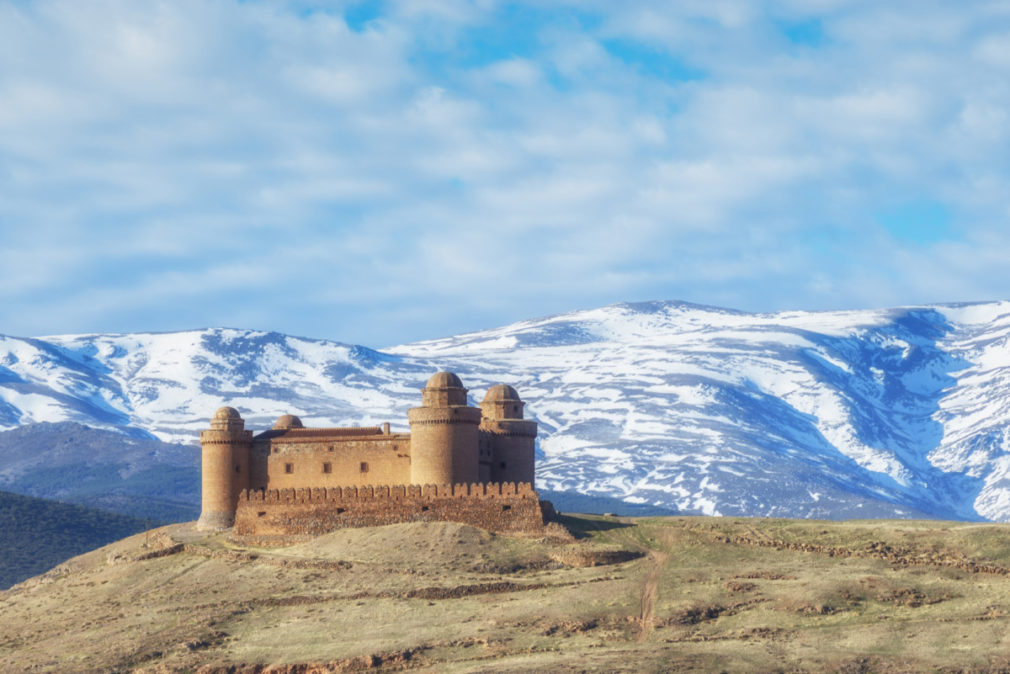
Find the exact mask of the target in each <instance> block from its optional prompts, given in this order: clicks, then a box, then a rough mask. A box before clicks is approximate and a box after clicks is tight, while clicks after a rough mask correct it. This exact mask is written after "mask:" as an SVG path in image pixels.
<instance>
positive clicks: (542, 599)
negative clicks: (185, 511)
mask: <svg viewBox="0 0 1010 674" xmlns="http://www.w3.org/2000/svg"><path fill="white" fill-rule="evenodd" d="M564 522H565V524H566V526H568V527H569V529H570V530H571V531H573V532H574V533H575V534H576V535H577V536H578V537H579V538H578V539H577V540H575V541H567V542H566V541H563V540H553V541H535V540H525V539H515V538H507V537H501V536H494V535H491V534H488V533H487V532H484V531H481V530H479V529H474V528H471V527H467V526H464V525H459V524H453V523H425V524H420V523H415V524H397V525H391V526H387V527H375V528H370V529H348V530H342V531H338V532H335V533H333V534H329V535H326V536H321V537H319V538H317V539H314V540H312V541H309V542H306V543H302V544H300V545H295V546H291V547H287V548H255V547H250V546H246V545H242V544H239V543H237V542H235V541H233V540H230V539H229V538H228V536H227V534H216V535H203V534H199V533H197V532H195V531H194V530H193V529H192V525H190V524H178V525H170V526H168V527H164V528H162V529H159V530H157V531H155V532H151V533H149V534H146V535H145V534H140V535H136V536H133V537H131V538H127V539H124V540H122V541H119V542H117V543H114V544H111V545H108V546H106V547H104V548H101V549H99V550H96V551H93V552H90V553H88V554H85V555H82V556H80V557H77V558H75V559H73V560H70V561H69V562H67V563H65V564H62V565H60V566H59V567H57V568H55V569H53V570H51V571H50V572H48V573H46V574H44V575H43V576H40V577H37V578H34V579H31V580H29V581H26V582H24V583H22V584H20V585H18V586H15V587H14V588H12V589H11V590H8V591H6V592H3V593H0V669H3V670H8V669H18V670H26V669H32V670H35V671H60V672H67V671H70V672H84V671H88V672H90V671H103V672H104V671H113V672H125V671H146V672H174V671H198V672H203V673H204V674H211V673H218V672H220V673H222V674H223V673H224V672H229V673H235V672H243V673H252V672H264V671H271V672H288V673H294V672H307V671H313V672H336V671H354V670H361V669H369V670H373V671H399V670H403V669H415V668H420V669H425V670H433V669H437V670H438V671H446V672H464V671H466V672H471V671H503V670H505V671H527V670H533V671H551V672H566V671H570V672H575V671H586V670H590V671H596V670H600V671H626V672H632V671H633V672H648V671H660V670H662V671H669V670H670V669H677V670H682V671H720V670H723V671H729V672H744V671H747V672H751V671H781V670H783V669H785V670H790V671H792V670H813V671H824V670H827V671H846V672H847V671H966V670H971V671H997V670H1000V671H1002V670H1005V668H1007V667H1010V644H1008V643H1007V641H1006V639H1005V634H1006V632H1007V629H1008V627H1010V585H1008V583H1007V575H1010V543H1008V541H1010V536H1008V534H1010V530H1008V528H1007V527H1006V526H1005V525H996V524H963V523H950V522H936V521H930V522H921V521H848V522H825V521H811V520H803V521H796V520H774V519H731V518H704V517H666V518H645V519H628V518H613V517H584V516H579V517H567V518H565V519H564ZM312 663H315V664H314V665H312ZM267 665H271V667H270V668H266V666H267ZM310 665H312V667H311V668H310ZM1001 668H1002V670H1001Z"/></svg>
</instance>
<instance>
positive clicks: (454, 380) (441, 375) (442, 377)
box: [424, 372, 463, 388]
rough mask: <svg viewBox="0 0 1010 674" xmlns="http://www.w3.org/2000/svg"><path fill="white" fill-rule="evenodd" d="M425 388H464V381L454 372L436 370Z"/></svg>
mask: <svg viewBox="0 0 1010 674" xmlns="http://www.w3.org/2000/svg"><path fill="white" fill-rule="evenodd" d="M424 387H425V388H463V381H462V380H461V379H460V378H459V377H457V376H456V375H455V374H454V373H452V372H436V373H435V374H433V375H431V378H430V379H429V380H428V383H427V384H425V385H424Z"/></svg>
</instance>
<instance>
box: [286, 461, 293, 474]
mask: <svg viewBox="0 0 1010 674" xmlns="http://www.w3.org/2000/svg"><path fill="white" fill-rule="evenodd" d="M284 472H285V473H293V472H295V464H293V463H285V464H284Z"/></svg>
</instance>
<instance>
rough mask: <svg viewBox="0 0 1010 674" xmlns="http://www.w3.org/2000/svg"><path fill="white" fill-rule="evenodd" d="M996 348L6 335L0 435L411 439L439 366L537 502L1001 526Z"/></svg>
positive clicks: (647, 314) (939, 326) (683, 335)
mask: <svg viewBox="0 0 1010 674" xmlns="http://www.w3.org/2000/svg"><path fill="white" fill-rule="evenodd" d="M1008 336H1010V303H1008V302H972V303H967V302H960V303H950V304H937V305H921V306H912V307H897V308H884V309H872V310H844V311H830V312H802V311H788V312H777V313H761V314H754V313H747V312H742V311H738V310H733V309H721V308H718V307H708V306H703V305H695V304H690V303H685V302H672V301H671V302H664V301H656V302H644V303H643V302H636V303H621V304H615V305H610V306H608V307H602V308H598V309H590V310H582V311H575V312H568V313H565V314H558V315H555V316H547V317H541V318H537V319H531V320H527V321H521V322H518V323H513V324H511V325H507V326H502V327H499V328H494V329H490V330H482V331H476V332H471V333H466V334H462V335H457V336H454V337H446V338H441V339H435V340H426V341H421V342H416V343H413V344H405V345H397V346H392V347H388V348H386V349H383V350H375V349H371V348H369V347H366V346H360V345H351V344H346V343H342V342H333V341H328V340H320V339H310V338H301V337H292V336H288V335H283V334H282V333H278V332H271V331H254V330H240V329H227V328H210V329H206V330H197V331H185V332H175V333H131V334H125V335H100V334H99V335H96V334H91V335H64V336H50V337H47V338H45V339H41V338H34V339H20V338H14V337H0V427H6V428H11V427H14V426H17V425H20V424H23V423H31V422H35V421H52V420H73V421H78V422H80V423H86V424H89V425H92V424H93V425H96V426H98V427H104V428H109V429H114V430H118V431H120V432H125V433H128V434H134V435H138V436H140V435H147V436H148V437H152V436H153V437H156V438H159V439H161V440H166V441H172V442H193V441H194V440H195V439H196V433H197V431H198V430H199V429H200V428H203V427H205V425H206V423H207V421H206V420H207V418H208V417H209V416H210V414H211V413H212V412H213V410H214V409H216V408H217V407H218V406H220V405H223V404H229V405H232V406H235V407H237V408H239V409H240V410H241V411H242V414H243V416H244V417H245V418H246V420H247V427H251V428H254V429H261V428H267V427H269V425H271V424H272V421H273V419H275V418H276V417H277V416H279V415H280V414H282V413H286V412H292V413H297V414H299V415H301V416H302V417H303V418H304V420H305V421H306V423H307V424H312V425H374V424H376V423H380V422H382V421H389V422H391V423H392V424H393V426H394V428H398V429H402V430H406V423H405V421H406V420H405V417H406V410H407V409H408V408H409V407H412V406H414V405H416V404H417V397H418V394H417V391H418V389H419V388H421V386H423V383H424V381H425V380H426V379H427V377H428V376H429V375H430V374H431V373H432V372H434V371H436V370H440V369H451V370H454V371H456V372H457V373H458V374H460V376H461V377H462V378H463V380H464V383H465V384H467V385H468V386H469V387H471V392H472V395H473V396H474V398H479V395H481V394H482V393H483V390H485V389H486V387H488V386H490V385H491V384H494V383H497V382H500V381H505V382H508V383H510V384H512V385H513V386H515V387H516V388H517V389H518V390H519V391H520V394H521V395H522V396H523V398H524V400H526V401H527V403H528V406H527V411H528V413H529V414H531V415H532V417H533V418H535V419H536V420H537V421H538V423H539V424H540V438H539V439H538V448H537V452H538V476H537V479H538V486H539V487H540V488H542V489H548V490H552V491H558V492H575V493H582V494H587V495H589V496H598V497H608V498H619V499H622V500H625V501H627V502H629V503H634V504H641V505H648V506H655V507H660V508H666V509H669V510H672V511H676V512H682V513H699V514H724V515H766V516H768V515H774V516H792V517H831V518H839V517H859V516H870V517H885V516H886V517H942V518H952V519H968V520H971V519H995V520H1001V521H1007V520H1010V458H1008V453H1007V451H1006V449H1005V448H1006V446H1007V442H1008V433H1007V429H1008V428H1010V357H1008V355H1007V349H1006V344H1007V342H1008ZM2 469H3V463H2V458H0V471H2ZM0 486H2V485H0Z"/></svg>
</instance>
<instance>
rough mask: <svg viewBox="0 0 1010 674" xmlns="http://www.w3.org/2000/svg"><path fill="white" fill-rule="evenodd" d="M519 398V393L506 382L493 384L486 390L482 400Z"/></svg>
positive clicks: (493, 400)
mask: <svg viewBox="0 0 1010 674" xmlns="http://www.w3.org/2000/svg"><path fill="white" fill-rule="evenodd" d="M511 400H519V393H518V392H517V391H516V390H515V389H514V388H512V387H511V386H509V385H508V384H495V385H494V386H492V387H491V388H489V389H488V390H487V393H486V394H485V395H484V402H486V403H488V402H505V401H511Z"/></svg>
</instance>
